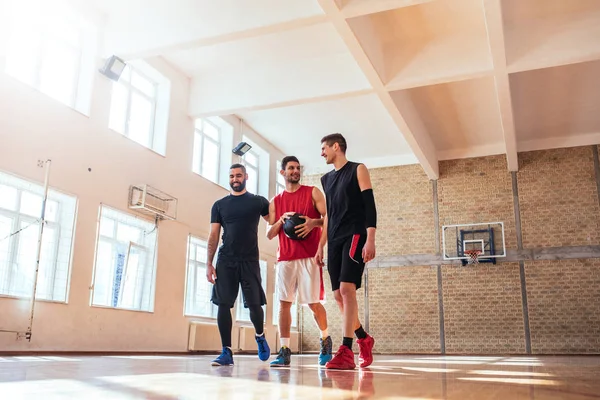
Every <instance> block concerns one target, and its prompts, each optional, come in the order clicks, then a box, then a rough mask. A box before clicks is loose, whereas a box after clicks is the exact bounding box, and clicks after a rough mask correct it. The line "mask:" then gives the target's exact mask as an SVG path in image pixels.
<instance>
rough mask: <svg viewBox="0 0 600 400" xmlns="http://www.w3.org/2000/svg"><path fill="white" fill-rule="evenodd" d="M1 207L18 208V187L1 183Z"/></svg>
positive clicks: (6, 208)
mask: <svg viewBox="0 0 600 400" xmlns="http://www.w3.org/2000/svg"><path fill="white" fill-rule="evenodd" d="M0 208H4V209H5V210H10V211H16V210H17V189H15V188H12V187H10V186H6V185H0Z"/></svg>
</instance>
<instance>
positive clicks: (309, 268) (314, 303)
mask: <svg viewBox="0 0 600 400" xmlns="http://www.w3.org/2000/svg"><path fill="white" fill-rule="evenodd" d="M280 174H281V175H282V176H283V177H284V178H285V190H284V191H283V192H282V193H280V194H278V195H277V196H275V197H274V198H273V200H271V203H270V204H269V227H268V231H267V237H268V238H269V240H271V239H273V238H274V237H275V236H278V237H279V247H278V249H277V267H276V268H277V281H276V282H277V286H276V287H277V293H278V296H279V304H280V307H279V337H280V341H281V349H280V350H279V354H278V356H277V358H276V359H275V360H273V361H272V362H271V367H284V366H288V365H290V358H291V354H292V352H291V350H290V347H289V346H290V328H291V325H292V316H291V307H292V304H293V302H294V301H295V300H296V296H297V297H298V299H297V300H298V304H303V305H308V307H309V308H310V310H311V311H312V312H313V317H314V319H315V322H316V323H317V326H318V327H319V330H320V331H321V339H320V343H321V351H320V353H319V364H320V365H325V364H326V363H327V362H328V361H329V360H331V357H332V355H331V353H332V342H331V337H330V336H329V334H328V332H327V313H326V311H325V307H323V305H322V304H321V303H320V301H322V300H323V299H324V287H323V275H322V269H321V267H320V266H319V265H317V263H316V262H315V260H314V257H315V254H316V253H317V248H318V246H319V240H320V237H321V227H322V226H323V219H322V218H321V217H322V216H323V215H324V214H325V198H324V196H323V193H321V191H320V190H319V189H318V188H316V187H314V186H306V185H301V184H300V175H301V171H300V162H299V161H298V159H297V158H296V157H294V156H287V157H284V158H283V160H282V161H281V171H280ZM294 214H300V215H301V216H302V220H304V222H302V223H300V224H299V225H297V226H293V223H292V224H290V222H292V219H291V217H292V216H293V215H294ZM294 219H295V218H294ZM288 220H289V221H288ZM286 221H288V224H290V229H292V231H291V232H290V231H288V232H289V236H288V235H287V234H286V232H284V225H285V224H286ZM294 228H295V234H294V231H293V229H294Z"/></svg>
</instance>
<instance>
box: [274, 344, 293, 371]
mask: <svg viewBox="0 0 600 400" xmlns="http://www.w3.org/2000/svg"><path fill="white" fill-rule="evenodd" d="M291 358H292V350H291V349H290V348H289V347H282V348H281V349H280V350H279V354H278V355H277V358H276V359H274V360H273V361H271V367H287V366H289V365H290V361H291V360H290V359H291Z"/></svg>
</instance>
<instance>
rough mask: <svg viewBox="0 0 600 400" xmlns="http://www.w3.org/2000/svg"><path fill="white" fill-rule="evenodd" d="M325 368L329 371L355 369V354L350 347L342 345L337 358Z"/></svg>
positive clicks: (336, 355)
mask: <svg viewBox="0 0 600 400" xmlns="http://www.w3.org/2000/svg"><path fill="white" fill-rule="evenodd" d="M325 368H328V369H354V368H356V364H355V363H354V353H353V352H352V350H350V348H348V346H344V345H341V346H340V348H339V350H338V351H337V353H335V356H333V358H332V359H331V361H329V362H328V363H327V364H325Z"/></svg>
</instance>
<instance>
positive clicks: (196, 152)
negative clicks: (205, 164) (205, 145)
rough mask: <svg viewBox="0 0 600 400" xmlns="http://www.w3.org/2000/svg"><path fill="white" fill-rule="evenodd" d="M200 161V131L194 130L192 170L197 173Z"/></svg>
mask: <svg viewBox="0 0 600 400" xmlns="http://www.w3.org/2000/svg"><path fill="white" fill-rule="evenodd" d="M201 162H202V132H199V131H195V132H194V159H193V161H192V170H193V171H194V172H195V173H197V174H199V173H200V170H201V168H200V166H201V165H200V164H201Z"/></svg>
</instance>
